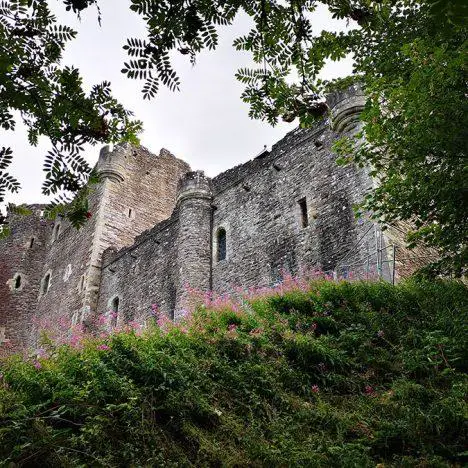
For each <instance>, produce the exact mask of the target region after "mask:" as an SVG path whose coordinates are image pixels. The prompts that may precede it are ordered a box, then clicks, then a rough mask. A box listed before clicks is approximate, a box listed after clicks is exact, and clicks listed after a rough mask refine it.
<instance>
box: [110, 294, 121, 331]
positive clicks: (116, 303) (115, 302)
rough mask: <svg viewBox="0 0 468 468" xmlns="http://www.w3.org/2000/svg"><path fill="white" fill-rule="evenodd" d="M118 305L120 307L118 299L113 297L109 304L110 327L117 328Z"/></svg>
mask: <svg viewBox="0 0 468 468" xmlns="http://www.w3.org/2000/svg"><path fill="white" fill-rule="evenodd" d="M119 305H120V299H119V298H118V297H114V299H112V304H111V314H112V315H111V326H113V327H115V326H117V317H118V315H119Z"/></svg>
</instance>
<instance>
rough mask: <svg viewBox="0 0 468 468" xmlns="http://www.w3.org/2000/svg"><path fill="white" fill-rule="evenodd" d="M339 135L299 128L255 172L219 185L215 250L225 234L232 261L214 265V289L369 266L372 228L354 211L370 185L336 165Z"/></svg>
mask: <svg viewBox="0 0 468 468" xmlns="http://www.w3.org/2000/svg"><path fill="white" fill-rule="evenodd" d="M339 136H341V135H339V134H336V133H334V132H333V131H331V130H330V129H329V125H328V122H325V121H324V122H322V124H321V125H319V126H318V127H316V128H314V129H309V130H300V129H298V130H295V131H293V132H292V133H290V134H289V135H287V136H286V138H284V139H283V140H282V141H280V142H279V143H277V144H276V145H274V146H273V148H272V151H271V152H270V153H269V154H267V155H265V156H264V157H263V158H261V159H258V160H254V161H251V162H250V163H247V166H250V167H249V170H246V167H240V168H237V169H235V170H233V171H228V172H227V173H225V174H221V175H220V176H218V177H216V178H215V179H214V180H213V187H214V199H213V204H214V206H215V210H214V215H213V249H214V251H216V249H217V245H216V239H217V232H218V231H219V229H220V228H222V229H224V230H225V231H226V239H227V258H226V259H225V260H222V261H216V255H215V261H214V263H213V279H212V281H213V289H214V290H215V291H217V292H227V291H229V290H232V288H233V287H236V286H242V287H246V286H268V285H272V284H274V283H276V282H278V280H279V279H280V278H281V276H282V274H283V273H284V272H288V273H291V274H293V275H297V274H301V272H304V271H306V270H311V269H320V270H323V271H327V272H329V271H332V270H333V269H334V268H335V267H336V266H337V264H338V263H339V262H340V260H341V259H342V258H344V257H345V256H347V261H348V262H349V263H352V262H363V261H364V255H365V252H363V251H362V245H363V243H362V239H361V238H362V237H363V236H365V235H366V231H368V230H369V227H370V223H368V222H364V223H361V224H358V223H356V221H355V219H354V215H353V211H352V207H353V205H354V204H355V203H357V202H358V201H359V200H360V199H361V198H362V197H363V195H364V193H365V191H366V190H367V189H368V188H369V187H370V186H371V180H370V179H369V178H368V177H367V175H366V173H365V172H363V171H362V170H360V169H357V168H356V167H354V166H346V167H339V166H337V165H336V163H335V158H336V156H334V155H333V154H332V152H331V145H332V143H333V141H334V140H335V139H336V138H337V137H339ZM369 235H370V233H369ZM360 239H361V242H359V241H360ZM358 244H359V245H358Z"/></svg>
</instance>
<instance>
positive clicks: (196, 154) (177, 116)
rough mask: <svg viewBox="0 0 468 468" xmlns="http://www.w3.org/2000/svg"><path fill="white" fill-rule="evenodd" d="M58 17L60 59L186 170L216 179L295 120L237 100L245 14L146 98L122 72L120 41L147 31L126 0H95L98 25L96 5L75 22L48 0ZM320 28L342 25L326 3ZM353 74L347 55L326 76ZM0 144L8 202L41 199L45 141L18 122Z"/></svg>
mask: <svg viewBox="0 0 468 468" xmlns="http://www.w3.org/2000/svg"><path fill="white" fill-rule="evenodd" d="M49 3H50V4H51V5H52V6H53V8H54V10H55V11H56V13H57V16H58V17H59V21H60V22H62V23H64V24H68V25H70V26H72V27H73V28H74V29H75V30H77V31H78V37H77V39H76V40H74V41H72V42H71V43H70V44H69V45H68V47H67V49H66V51H65V55H64V59H63V63H64V64H68V65H74V66H76V67H78V68H79V69H80V71H81V73H82V76H83V79H84V82H85V85H87V86H91V85H93V84H96V83H99V82H102V81H103V80H108V81H110V82H111V83H112V89H113V93H114V95H115V96H116V97H117V98H118V99H119V100H120V101H121V102H122V103H123V104H124V105H125V106H126V107H127V108H129V109H131V110H133V111H134V112H135V115H136V117H137V118H139V119H140V120H142V121H143V124H144V132H143V134H142V135H141V143H142V145H144V146H146V147H147V148H148V149H149V150H151V151H152V152H154V153H157V152H159V149H160V148H162V147H164V148H167V149H168V150H170V151H171V152H172V153H174V154H175V155H176V156H177V157H180V158H182V159H184V160H185V161H187V162H188V163H189V164H190V165H191V167H192V169H201V170H204V171H205V173H206V174H207V175H209V176H214V175H216V174H218V173H219V172H222V171H224V170H226V169H229V168H230V167H233V166H235V165H237V164H240V163H242V162H245V161H248V160H249V159H252V158H253V157H254V156H255V155H256V154H257V153H258V152H259V151H260V150H261V149H262V148H263V145H268V146H271V145H272V144H273V143H275V142H276V141H278V140H279V139H281V138H282V137H283V136H284V135H285V134H286V133H287V132H288V131H289V130H292V129H293V128H294V127H295V126H297V122H293V123H290V124H286V123H280V124H279V125H278V126H276V127H271V126H270V125H268V124H267V123H266V122H261V121H257V120H255V121H254V120H251V119H250V118H249V117H248V106H247V105H246V104H244V103H243V102H242V101H241V99H240V94H241V93H242V90H243V87H242V85H240V84H239V83H238V82H237V81H236V79H235V78H234V73H235V72H236V70H237V69H238V68H239V67H242V66H249V65H251V60H250V56H249V54H246V53H240V52H237V51H235V50H234V49H233V48H232V41H233V39H234V38H235V37H237V36H239V35H241V34H243V33H244V32H246V31H248V30H249V26H250V24H249V19H248V18H246V17H239V18H237V20H236V22H235V24H234V25H233V26H232V27H229V28H225V29H223V30H221V31H220V43H219V46H218V48H217V50H216V51H214V52H213V51H209V52H204V53H202V54H201V55H199V57H198V60H197V65H196V66H195V67H192V66H191V65H190V64H189V63H188V59H187V57H186V56H182V55H180V54H177V55H176V56H175V62H174V63H175V65H176V70H177V71H178V73H179V76H180V78H181V82H182V86H181V91H180V92H175V93H173V92H170V91H169V90H167V89H164V88H162V89H161V90H160V92H159V93H158V95H157V96H156V97H155V98H154V99H153V100H151V101H147V100H146V101H143V98H142V94H141V87H142V84H143V83H142V82H140V81H137V80H129V79H127V78H126V77H125V76H124V75H123V74H121V73H120V70H121V69H122V65H123V62H124V61H125V60H126V59H127V56H126V53H125V51H124V50H123V49H122V46H123V45H124V43H125V39H126V38H127V37H144V35H145V28H144V24H143V22H142V20H141V19H140V17H139V16H138V15H136V14H135V13H133V12H132V11H131V10H130V9H129V5H130V1H129V0H101V1H100V5H101V12H102V27H101V28H100V27H99V26H98V24H97V15H96V11H95V9H94V8H91V9H89V10H88V11H87V12H86V13H85V14H84V15H83V16H82V19H81V22H80V21H78V20H77V19H76V18H75V17H74V15H73V14H72V13H70V12H65V10H64V8H63V5H62V2H61V1H59V0H57V1H55V2H53V1H50V2H49ZM313 25H314V27H315V31H316V32H317V33H318V32H319V31H320V30H322V29H331V28H333V29H336V30H343V29H345V28H346V23H345V22H343V21H336V20H332V19H331V17H330V15H329V14H328V12H327V11H326V10H325V9H324V8H320V9H319V10H318V11H317V12H315V13H314V15H313ZM350 72H351V60H350V59H346V60H343V61H341V62H337V63H333V62H332V63H330V64H329V65H327V67H326V69H325V70H324V73H323V77H324V78H328V79H331V78H335V77H338V76H345V75H347V74H349V73H350ZM0 145H1V146H11V147H12V149H13V151H14V163H13V165H12V169H11V172H12V173H13V174H14V175H15V176H16V177H17V178H18V179H19V181H20V182H21V185H22V189H21V191H20V192H19V193H18V194H13V195H10V196H8V198H7V201H10V202H13V203H16V204H19V203H33V202H44V201H47V198H46V197H44V196H43V195H42V194H41V184H42V182H43V172H42V163H43V158H44V155H45V154H46V152H47V151H48V149H49V148H50V146H49V144H48V141H47V139H46V138H42V139H41V140H40V142H39V145H38V146H37V147H31V146H29V144H28V142H27V138H26V131H25V129H24V127H23V126H22V125H21V124H20V120H18V125H17V129H16V130H15V131H14V132H5V131H0ZM99 149H100V147H97V146H96V147H92V148H89V149H88V150H87V152H86V155H85V156H86V158H87V160H88V161H89V162H90V163H92V164H94V163H95V162H96V160H97V157H98V153H99Z"/></svg>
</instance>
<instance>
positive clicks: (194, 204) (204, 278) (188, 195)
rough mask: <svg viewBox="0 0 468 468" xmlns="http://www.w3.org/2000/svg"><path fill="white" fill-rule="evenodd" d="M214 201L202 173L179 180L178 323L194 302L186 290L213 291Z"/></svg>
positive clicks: (175, 315)
mask: <svg viewBox="0 0 468 468" xmlns="http://www.w3.org/2000/svg"><path fill="white" fill-rule="evenodd" d="M211 200H212V197H211V184H210V179H209V178H208V177H206V176H205V174H204V173H203V172H202V171H196V172H187V173H186V174H185V175H183V176H182V178H181V179H180V180H179V186H178V191H177V206H178V213H179V225H180V228H179V232H178V236H177V257H176V262H177V265H178V268H177V270H178V277H177V283H176V303H175V310H174V318H175V319H176V320H177V319H178V317H179V315H180V314H182V311H183V310H184V309H188V308H190V305H191V301H192V300H193V297H191V294H190V291H189V288H187V286H190V288H195V289H197V290H200V291H208V290H209V289H210V287H211V218H212V211H213V208H212V206H211Z"/></svg>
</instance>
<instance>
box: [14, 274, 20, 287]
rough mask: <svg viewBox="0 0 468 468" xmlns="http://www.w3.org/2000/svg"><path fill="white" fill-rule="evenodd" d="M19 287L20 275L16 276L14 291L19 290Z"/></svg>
mask: <svg viewBox="0 0 468 468" xmlns="http://www.w3.org/2000/svg"><path fill="white" fill-rule="evenodd" d="M20 287H21V275H18V276H17V277H16V279H15V289H19V288H20Z"/></svg>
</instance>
